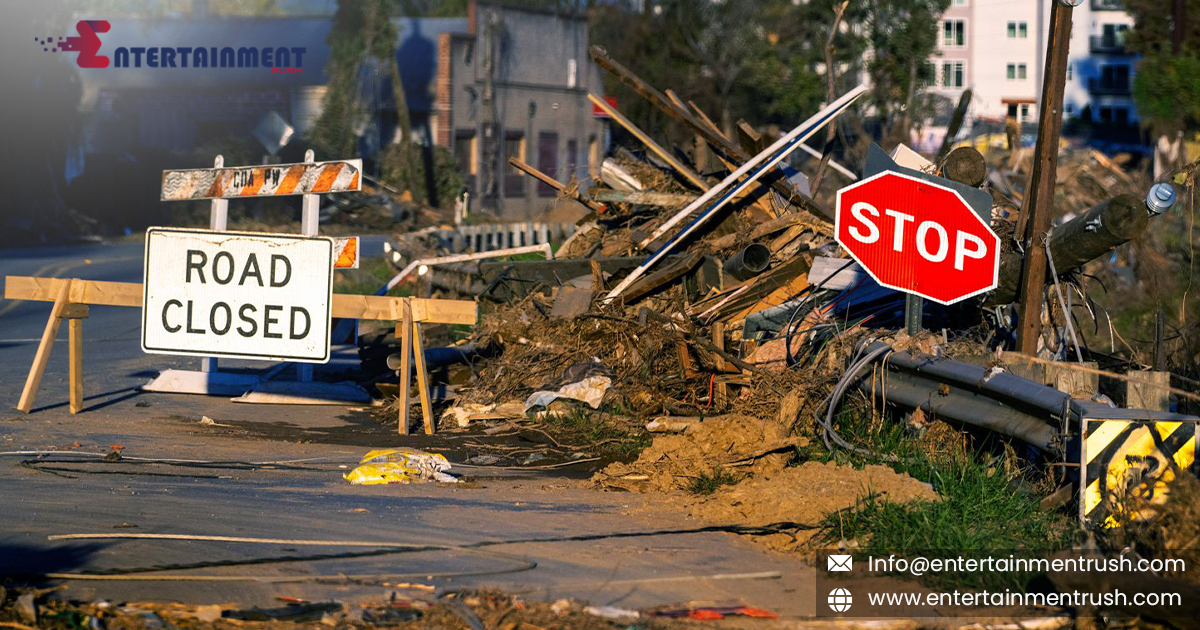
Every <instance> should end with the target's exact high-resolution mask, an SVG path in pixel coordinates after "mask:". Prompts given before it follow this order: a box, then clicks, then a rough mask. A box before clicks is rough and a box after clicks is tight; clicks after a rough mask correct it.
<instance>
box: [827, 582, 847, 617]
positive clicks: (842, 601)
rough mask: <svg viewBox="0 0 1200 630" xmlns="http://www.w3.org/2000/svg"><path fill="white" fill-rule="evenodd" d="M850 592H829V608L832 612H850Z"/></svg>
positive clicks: (842, 589)
mask: <svg viewBox="0 0 1200 630" xmlns="http://www.w3.org/2000/svg"><path fill="white" fill-rule="evenodd" d="M850 601H851V600H850V591H848V590H846V589H844V588H835V589H833V590H832V591H829V607H830V608H832V609H833V612H840V613H842V612H846V611H847V610H850Z"/></svg>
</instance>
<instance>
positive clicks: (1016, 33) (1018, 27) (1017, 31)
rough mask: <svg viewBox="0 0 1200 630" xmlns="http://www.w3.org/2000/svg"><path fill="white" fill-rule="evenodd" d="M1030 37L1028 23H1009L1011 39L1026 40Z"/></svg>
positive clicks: (1009, 36)
mask: <svg viewBox="0 0 1200 630" xmlns="http://www.w3.org/2000/svg"><path fill="white" fill-rule="evenodd" d="M1028 37H1029V23H1028V22H1009V23H1008V38H1009V39H1026V38H1028Z"/></svg>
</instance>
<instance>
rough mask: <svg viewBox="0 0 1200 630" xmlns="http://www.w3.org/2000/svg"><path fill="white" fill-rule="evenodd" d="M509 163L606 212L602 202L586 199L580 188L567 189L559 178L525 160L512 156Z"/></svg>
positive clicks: (598, 210) (586, 204) (590, 206)
mask: <svg viewBox="0 0 1200 630" xmlns="http://www.w3.org/2000/svg"><path fill="white" fill-rule="evenodd" d="M508 163H509V164H511V165H512V166H513V168H515V169H517V170H518V171H521V172H522V173H525V174H526V175H528V176H530V177H532V178H534V179H536V180H538V181H540V182H542V183H543V184H545V185H547V186H549V187H551V188H553V189H554V190H556V191H558V192H559V193H562V194H564V195H566V196H568V197H570V198H571V199H574V200H575V201H578V202H579V203H581V204H583V205H585V206H587V207H588V208H591V209H592V210H594V211H596V212H604V206H603V205H602V204H599V203H596V202H595V201H592V200H590V199H585V198H584V197H583V195H581V194H579V191H578V190H567V187H566V186H564V185H562V184H561V183H559V181H558V180H557V179H554V178H553V177H550V176H549V175H547V174H545V173H543V172H541V171H539V170H537V169H536V168H534V167H532V166H530V165H528V164H526V163H525V162H522V161H521V160H520V159H518V158H515V157H510V158H508Z"/></svg>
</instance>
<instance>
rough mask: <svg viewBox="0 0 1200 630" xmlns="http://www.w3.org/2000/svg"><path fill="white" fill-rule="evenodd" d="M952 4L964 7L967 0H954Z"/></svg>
mask: <svg viewBox="0 0 1200 630" xmlns="http://www.w3.org/2000/svg"><path fill="white" fill-rule="evenodd" d="M954 6H956V7H965V6H967V0H954Z"/></svg>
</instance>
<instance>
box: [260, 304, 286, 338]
mask: <svg viewBox="0 0 1200 630" xmlns="http://www.w3.org/2000/svg"><path fill="white" fill-rule="evenodd" d="M282 310H283V307H282V306H279V305H278V304H268V305H266V306H264V307H263V337H266V338H267V339H283V333H273V332H271V325H272V324H278V323H279V319H278V318H275V317H271V311H276V312H278V311H282Z"/></svg>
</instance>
